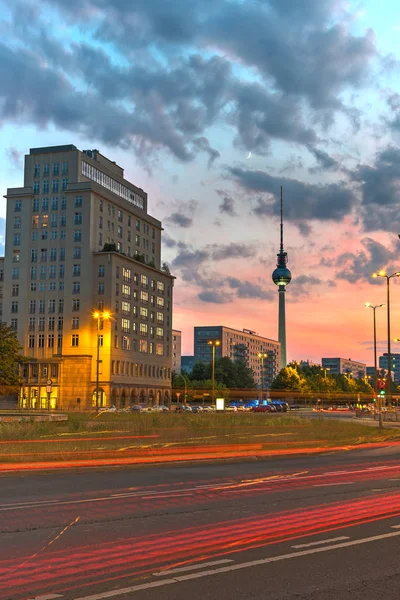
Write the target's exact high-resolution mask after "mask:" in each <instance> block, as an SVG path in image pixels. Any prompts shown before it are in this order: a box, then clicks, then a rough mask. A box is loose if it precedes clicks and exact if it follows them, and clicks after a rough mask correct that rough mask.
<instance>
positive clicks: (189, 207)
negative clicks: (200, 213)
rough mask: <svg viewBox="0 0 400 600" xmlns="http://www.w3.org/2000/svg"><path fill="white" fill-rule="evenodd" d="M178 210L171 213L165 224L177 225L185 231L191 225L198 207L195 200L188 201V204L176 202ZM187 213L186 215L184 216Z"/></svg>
mask: <svg viewBox="0 0 400 600" xmlns="http://www.w3.org/2000/svg"><path fill="white" fill-rule="evenodd" d="M176 205H177V207H178V210H177V211H174V212H173V213H171V214H170V215H169V216H168V217H167V218H166V219H165V222H166V223H171V225H177V226H178V227H182V228H183V229H187V228H189V227H191V226H192V225H193V218H194V215H195V212H196V210H197V207H198V203H197V202H196V201H195V200H189V201H188V202H177V203H176ZM185 213H188V214H185Z"/></svg>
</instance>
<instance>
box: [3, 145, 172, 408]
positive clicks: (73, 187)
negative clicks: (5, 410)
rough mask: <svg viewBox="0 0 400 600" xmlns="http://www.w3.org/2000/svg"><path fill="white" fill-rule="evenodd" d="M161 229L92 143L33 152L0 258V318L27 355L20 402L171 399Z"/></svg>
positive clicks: (66, 404)
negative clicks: (84, 146)
mask: <svg viewBox="0 0 400 600" xmlns="http://www.w3.org/2000/svg"><path fill="white" fill-rule="evenodd" d="M161 231H162V226H161V222H160V221H159V220H157V219H155V218H154V217H152V216H151V215H149V213H148V210H147V194H146V193H145V192H144V191H143V190H142V189H141V188H138V187H136V186H135V185H133V184H132V183H131V182H129V181H128V180H126V179H125V178H124V171H123V169H122V168H121V167H119V166H118V165H117V164H116V163H115V162H113V161H111V160H109V159H108V158H106V157H105V156H103V155H102V154H101V153H100V152H99V151H98V150H85V151H83V152H81V151H80V150H78V149H77V148H76V147H75V146H73V145H67V146H51V147H46V148H33V149H31V150H30V153H29V154H28V155H27V156H26V157H25V172H24V187H21V188H13V189H8V190H7V221H6V244H5V258H4V259H2V260H0V271H1V272H2V281H1V282H0V285H1V286H3V298H2V299H0V301H1V302H2V307H1V312H2V315H1V316H0V318H1V319H2V320H3V321H5V322H6V323H7V324H8V325H10V326H11V327H12V328H13V330H14V331H15V333H16V336H17V338H18V340H19V342H20V344H21V346H22V348H23V353H24V355H25V356H26V357H27V358H28V361H27V362H26V363H25V364H24V365H23V367H22V370H21V377H22V381H23V385H22V386H21V393H20V399H19V401H20V406H21V407H24V408H25V407H26V408H36V409H43V408H46V407H47V406H48V401H49V403H50V408H52V409H55V408H61V409H69V410H73V409H91V408H93V407H94V406H95V404H96V401H97V400H98V401H99V404H100V406H106V405H109V404H115V405H116V406H127V405H129V404H133V403H135V402H138V401H141V402H149V403H150V404H162V403H166V402H168V401H169V399H170V394H171V372H172V294H173V280H174V278H173V277H172V276H171V275H170V274H169V273H166V272H164V271H163V270H162V269H161ZM95 311H98V312H99V313H100V315H102V316H101V317H100V318H99V319H96V318H94V312H95ZM106 313H110V316H111V319H107V318H104V315H105V314H106ZM98 344H99V354H100V358H99V363H97V345H98ZM97 366H98V371H99V378H98V380H99V386H98V389H97V388H96V379H97V377H96V376H97ZM49 382H50V383H49ZM49 389H51V393H50V398H48V393H49V391H48V390H49Z"/></svg>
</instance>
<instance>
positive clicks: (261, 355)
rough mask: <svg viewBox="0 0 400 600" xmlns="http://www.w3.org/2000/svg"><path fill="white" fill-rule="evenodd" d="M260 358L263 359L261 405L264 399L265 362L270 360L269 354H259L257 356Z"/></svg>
mask: <svg viewBox="0 0 400 600" xmlns="http://www.w3.org/2000/svg"><path fill="white" fill-rule="evenodd" d="M257 356H258V358H260V359H261V404H262V403H263V399H264V360H265V359H266V358H268V354H267V353H266V352H259V353H258V354H257Z"/></svg>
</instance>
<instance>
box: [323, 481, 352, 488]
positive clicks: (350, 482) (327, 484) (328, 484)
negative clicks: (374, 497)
mask: <svg viewBox="0 0 400 600" xmlns="http://www.w3.org/2000/svg"><path fill="white" fill-rule="evenodd" d="M353 484H354V481H342V482H340V483H314V485H313V487H328V486H329V487H332V486H333V485H353Z"/></svg>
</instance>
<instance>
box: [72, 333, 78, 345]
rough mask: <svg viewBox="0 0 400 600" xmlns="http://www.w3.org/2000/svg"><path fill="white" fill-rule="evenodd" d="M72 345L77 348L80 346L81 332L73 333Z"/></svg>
mask: <svg viewBox="0 0 400 600" xmlns="http://www.w3.org/2000/svg"><path fill="white" fill-rule="evenodd" d="M71 346H73V347H74V348H77V347H78V346H79V333H73V334H72V335H71Z"/></svg>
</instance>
